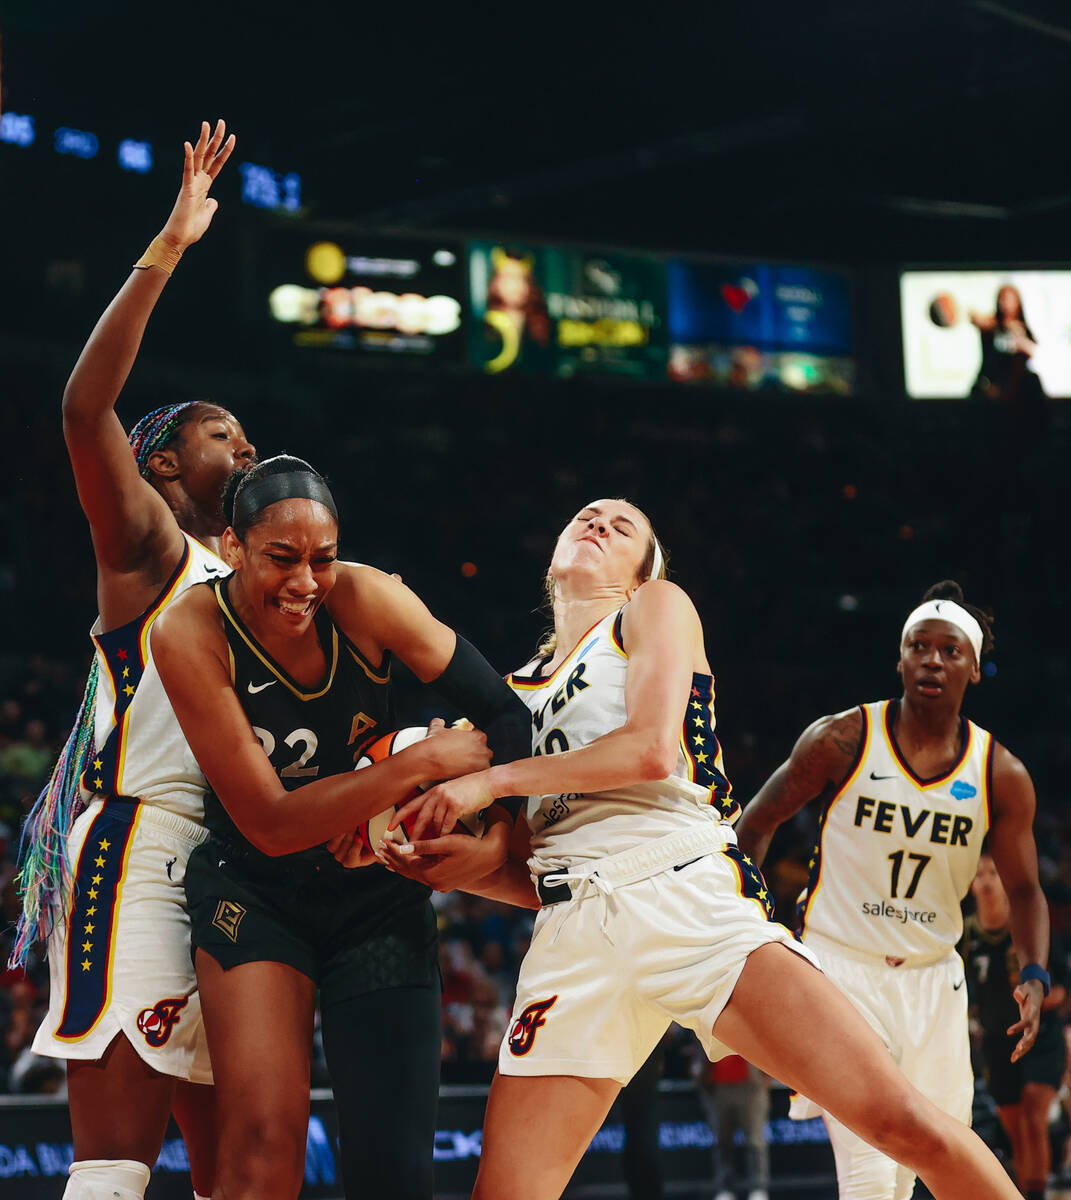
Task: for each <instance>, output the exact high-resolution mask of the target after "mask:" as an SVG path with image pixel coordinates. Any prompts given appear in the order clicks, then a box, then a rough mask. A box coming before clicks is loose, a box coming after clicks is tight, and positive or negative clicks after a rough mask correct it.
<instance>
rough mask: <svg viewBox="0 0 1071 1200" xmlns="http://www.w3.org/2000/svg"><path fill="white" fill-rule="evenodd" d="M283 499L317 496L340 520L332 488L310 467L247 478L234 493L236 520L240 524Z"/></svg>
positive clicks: (336, 518) (315, 498)
mask: <svg viewBox="0 0 1071 1200" xmlns="http://www.w3.org/2000/svg"><path fill="white" fill-rule="evenodd" d="M279 500H316V501H318V502H319V503H320V504H322V505H323V506H324V508H326V509H327V511H328V512H329V513H330V514H331V516H333V517H334V518H335V520H336V521H337V520H338V509H337V508H336V507H335V498H334V496H332V495H331V489H330V488H329V487H328V486H327V484H326V483H324V481H323V480H322V479H321V478H320V476H319V475H314V474H312V473H311V472H310V471H300V470H298V471H281V472H280V473H279V474H278V475H265V476H263V477H262V478H260V479H251V480H249V481H248V482H245V481H243V482H242V483H241V484H240V485H239V487H238V494H237V495H236V496H235V497H234V520H233V522H232V524H234V525H239V524H241V523H242V522H243V521H245V520H247V519H248V518H249V517H251V516H252V515H253V514H254V513H258V512H260V510H261V509H262V508H267V507H268V505H269V504H275V503H276V502H277V501H279Z"/></svg>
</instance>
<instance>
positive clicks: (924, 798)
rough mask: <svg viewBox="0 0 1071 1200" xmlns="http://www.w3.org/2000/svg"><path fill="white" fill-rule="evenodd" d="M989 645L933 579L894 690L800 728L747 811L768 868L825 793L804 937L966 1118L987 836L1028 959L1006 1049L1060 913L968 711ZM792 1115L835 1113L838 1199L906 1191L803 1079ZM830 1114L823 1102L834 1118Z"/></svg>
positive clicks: (750, 833)
mask: <svg viewBox="0 0 1071 1200" xmlns="http://www.w3.org/2000/svg"><path fill="white" fill-rule="evenodd" d="M991 644H992V636H991V633H990V630H989V624H988V620H987V618H986V617H985V614H984V613H982V612H981V611H980V610H978V609H976V608H973V607H967V606H965V605H964V603H963V593H962V592H961V591H960V589H959V586H958V585H957V584H955V583H952V582H950V581H948V582H944V583H941V584H937V585H935V586H934V587H932V588H931V589H930V590H929V591H928V592H927V593H926V596H925V598H924V600H923V602H922V604H920V605H919V607H917V608H916V609H914V610H913V611H912V612H911V613H910V614H909V616H908V618H907V620H906V621H905V622H904V626H903V630H902V632H901V635H900V660H899V663H898V665H897V671H898V672H899V674H900V676H901V678H902V680H903V693H902V695H901V696H900V698H899V699H898V700H885V701H881V702H879V703H876V704H862V705H860V706H859V707H858V708H854V709H850V710H849V711H847V712H843V713H838V714H836V715H835V716H829V717H823V718H821V719H820V720H818V721H816V722H815V723H814V724H813V725H811V726H810V727H809V728H808V729H807V730H805V731H804V733H803V734H802V736H801V737H800V739H799V741H798V742H797V743H796V746H795V748H794V749H793V751H792V754H791V757H790V758H789V759H788V761H787V762H786V763H784V764H783V765H782V766H781V767H779V768H778V770H777V771H776V772H775V773H774V774H773V775H772V776H771V777H770V779H769V780H768V781H767V782H766V784H765V785H764V786H763V787H762V789H761V790H760V791H759V793H758V795H757V796H756V797H755V799H754V800H752V802H751V803H750V804H749V805H748V806H747V808H746V809H745V810H744V815H743V816H742V817H741V819H740V823H739V825H738V826H737V837H738V838H739V840H740V845H741V847H742V848H743V849H744V850H745V851H746V852H747V853H748V854H750V855H751V856H752V857H753V858H754V859H755V860H756V861H757V862H760V863H761V862H762V860H763V858H764V857H765V855H766V851H767V848H768V846H769V842H770V837H771V835H772V834H773V832H774V830H775V829H776V828H777V827H778V825H780V824H781V822H782V821H785V820H787V819H788V818H789V817H791V816H792V815H793V814H794V813H796V812H798V811H799V810H800V809H801V808H802V807H803V806H804V805H805V804H807V803H808V802H809V801H811V800H816V799H818V800H821V802H822V816H821V821H820V826H819V834H818V844H817V845H816V847H815V849H814V853H813V855H812V859H811V874H810V880H809V883H808V888H807V892H806V894H805V896H806V898H805V902H804V903H803V905H802V906H801V917H802V937H803V941H804V943H805V944H806V945H807V946H809V947H811V948H812V949H813V950H815V951H816V952H817V953H818V955H819V957H820V959H821V962H822V966H823V968H824V969H825V971H826V973H827V974H828V975H829V977H830V978H831V979H833V980H834V981H835V982H836V983H837V984H839V985H840V987H841V988H842V989H843V990H844V991H845V992H846V993H847V995H848V997H849V998H850V1000H851V1001H852V1003H853V1004H854V1005H855V1007H856V1008H857V1009H858V1010H859V1012H861V1013H862V1015H863V1016H864V1017H865V1019H866V1020H867V1022H868V1023H869V1024H870V1025H871V1027H872V1028H873V1029H874V1030H875V1031H876V1033H877V1035H878V1036H879V1037H880V1038H881V1040H882V1041H883V1042H884V1044H885V1046H886V1047H887V1048H888V1050H889V1052H890V1053H891V1054H892V1057H893V1058H894V1059H895V1061H896V1062H897V1063H899V1065H900V1067H901V1068H902V1069H903V1071H904V1074H905V1075H906V1076H907V1077H908V1079H910V1080H911V1081H912V1083H914V1084H915V1086H916V1087H918V1088H919V1090H920V1091H921V1092H923V1093H924V1094H925V1095H926V1096H928V1097H929V1099H930V1100H932V1101H933V1102H934V1104H936V1105H937V1106H938V1107H940V1108H941V1109H943V1110H944V1111H945V1112H947V1113H951V1114H952V1116H954V1117H955V1118H956V1119H957V1120H959V1121H964V1122H968V1123H969V1121H970V1116H971V1100H972V1096H973V1093H974V1086H973V1076H972V1073H971V1065H970V1053H969V1046H968V1037H967V992H966V988H965V987H964V976H963V962H962V960H961V959H960V957H959V955H958V954H956V949H955V948H956V944H957V943H958V941H959V939H960V934H961V932H962V918H961V914H960V901H961V899H962V898H963V896H964V895H965V894H966V892H967V889H968V888H969V887H970V884H971V880H972V879H973V878H974V872H975V867H976V866H977V863H978V855H979V853H980V851H981V848H982V840H983V838H985V837H986V836H987V833H988V838H989V846H990V848H991V851H992V854H993V860H994V862H995V863H996V864H997V868H998V870H999V871H1000V874H1001V877H1002V878H1003V879H1004V881H1005V884H1006V886H1007V889H1008V895H1009V898H1010V900H1011V931H1012V938H1013V940H1014V942H1015V946H1016V952H1017V953H1018V955H1019V961H1020V962H1022V963H1023V964H1024V965H1023V968H1022V970H1021V971H1020V975H1019V985H1018V987H1017V988H1016V989H1015V999H1016V1001H1017V1002H1018V1006H1019V1020H1018V1021H1016V1022H1015V1024H1014V1025H1013V1026H1012V1029H1011V1030H1010V1031H1009V1032H1013V1033H1014V1034H1016V1035H1017V1042H1016V1045H1015V1046H1014V1049H1011V1058H1012V1060H1013V1061H1018V1059H1020V1058H1022V1056H1023V1055H1024V1054H1025V1053H1026V1052H1027V1051H1028V1050H1029V1049H1030V1047H1031V1046H1033V1044H1034V1041H1035V1039H1036V1037H1037V1031H1038V1018H1039V1015H1040V1011H1041V1002H1042V999H1043V997H1044V995H1045V993H1046V992H1047V991H1048V989H1049V976H1048V973H1047V972H1046V970H1045V962H1046V958H1047V955H1048V944H1049V922H1048V910H1047V908H1046V905H1045V898H1044V896H1043V895H1042V893H1041V888H1040V886H1039V884H1038V872H1037V851H1036V849H1035V846H1034V836H1033V832H1032V826H1033V820H1034V809H1035V799H1034V787H1033V784H1032V783H1031V781H1030V776H1029V775H1028V774H1027V772H1026V768H1025V767H1024V766H1023V764H1022V763H1021V762H1019V760H1018V759H1016V758H1014V757H1013V756H1012V755H1011V754H1009V753H1008V751H1007V750H1006V749H1005V748H1004V747H1003V746H1001V745H1000V744H999V743H998V742H996V741H995V740H994V739H993V737H992V736H991V735H990V734H989V733H987V732H986V731H985V730H984V729H979V728H978V726H977V725H974V724H972V723H971V722H970V721H968V720H967V719H966V718H965V717H964V716H962V714H961V712H960V709H961V706H962V703H963V697H964V693H965V692H966V690H967V687H968V685H970V684H971V683H977V682H978V680H979V678H980V677H981V676H980V663H981V657H982V654H983V652H984V651H985V650H987V649H988V648H989V647H990V646H991ZM799 1090H800V1091H801V1092H802V1093H803V1095H804V1096H806V1097H809V1099H803V1097H800V1098H799V1099H797V1100H796V1101H795V1102H794V1105H793V1115H794V1116H798V1117H806V1116H815V1115H818V1113H819V1111H822V1115H823V1116H824V1117H825V1120H826V1125H827V1127H828V1129H829V1136H830V1141H831V1142H832V1143H833V1151H834V1156H835V1158H836V1161H837V1179H838V1182H839V1187H840V1195H841V1197H842V1198H844V1200H849V1198H850V1200H894V1198H895V1200H906V1198H907V1197H909V1196H910V1195H911V1192H912V1188H913V1186H914V1177H913V1174H912V1171H911V1170H910V1169H908V1167H911V1166H912V1164H910V1163H909V1164H908V1167H904V1166H900V1167H898V1166H897V1164H896V1163H895V1162H893V1161H892V1159H891V1158H890V1157H886V1156H885V1155H883V1154H881V1153H879V1152H878V1151H877V1150H875V1149H873V1148H872V1147H871V1146H869V1145H867V1144H866V1142H864V1141H863V1140H862V1139H861V1138H860V1137H859V1136H857V1134H858V1132H859V1131H858V1130H855V1131H853V1130H851V1129H849V1128H845V1125H850V1122H844V1124H842V1123H841V1122H842V1121H843V1118H842V1117H840V1116H839V1114H837V1113H835V1112H832V1111H830V1109H829V1106H828V1105H827V1104H825V1103H824V1102H823V1101H822V1100H821V1099H820V1098H819V1097H817V1096H816V1095H815V1094H814V1093H813V1092H811V1091H808V1090H807V1088H806V1086H803V1087H801V1088H800V1089H799ZM823 1110H824V1111H823Z"/></svg>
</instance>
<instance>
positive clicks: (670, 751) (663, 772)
mask: <svg viewBox="0 0 1071 1200" xmlns="http://www.w3.org/2000/svg"><path fill="white" fill-rule="evenodd" d="M638 758H639V762H638V764H637V765H638V766H639V768H640V770H641V771H642V772H643V779H644V780H650V779H665V778H666V776H667V775H669V774H670V773H671V772H672V771H673V768H674V767H675V766H676V765H677V743H676V742H674V741H670V740H669V739H668V738H662V737H651V738H645V739H644V741H643V744H642V745H641V747H640V752H639V756H638Z"/></svg>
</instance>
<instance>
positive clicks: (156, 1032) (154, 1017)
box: [138, 996, 189, 1046]
mask: <svg viewBox="0 0 1071 1200" xmlns="http://www.w3.org/2000/svg"><path fill="white" fill-rule="evenodd" d="M188 1002H189V999H188V997H186V996H179V997H177V998H172V999H170V1000H158V1001H157V1002H156V1003H155V1004H154V1005H153V1006H152V1008H143V1009H142V1010H141V1012H139V1013H138V1032H139V1033H141V1034H144V1036H145V1040H146V1041H147V1042H148V1043H149V1045H150V1046H162V1045H163V1044H164V1043H165V1042H166V1041H167V1039H168V1038H169V1037H170V1036H171V1030H172V1029H174V1028H175V1026H176V1025H177V1024H178V1023H179V1013H181V1012H182V1010H183V1009H184V1008H185V1007H186V1005H187V1003H188Z"/></svg>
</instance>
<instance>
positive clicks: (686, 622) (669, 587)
mask: <svg viewBox="0 0 1071 1200" xmlns="http://www.w3.org/2000/svg"><path fill="white" fill-rule="evenodd" d="M667 622H672V623H674V624H676V625H678V626H680V627H682V628H686V629H688V630H689V631H690V632H692V633H693V634H695V635H696V637H697V638H698V640H699V644H700V646H701V645H702V637H703V632H702V628H701V626H700V623H699V614H698V613H697V612H696V610H695V605H694V604H693V603H692V598H691V597H690V596H689V595H688V593H687V592H686V591H685V590H684V589H683V588H682V587H678V586H677V584H675V583H671V582H670V581H669V580H668V579H648V580H647V582H646V583H641V584H640V586H639V587H638V588H637V589H636V591H635V592H634V594H633V596H632V599H631V600H630V601H629V602H628V604H626V605H625V609H624V615H623V617H622V634H623V635H624V638H625V644H626V645H628V643H629V640H630V635H631V634H633V633H634V632H635V631H637V630H640V629H647V628H651V627H657V626H660V625H663V624H665V623H667Z"/></svg>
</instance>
